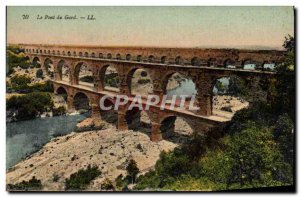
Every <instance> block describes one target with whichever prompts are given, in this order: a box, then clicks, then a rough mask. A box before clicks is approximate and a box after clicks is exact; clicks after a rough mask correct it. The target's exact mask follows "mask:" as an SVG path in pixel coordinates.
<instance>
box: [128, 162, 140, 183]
mask: <svg viewBox="0 0 300 197" xmlns="http://www.w3.org/2000/svg"><path fill="white" fill-rule="evenodd" d="M126 171H127V174H128V176H129V177H130V178H131V181H132V184H133V183H134V182H135V179H136V175H137V174H138V173H139V172H140V170H139V168H138V167H137V164H136V161H135V160H133V159H130V160H129V163H128V165H127V167H126Z"/></svg>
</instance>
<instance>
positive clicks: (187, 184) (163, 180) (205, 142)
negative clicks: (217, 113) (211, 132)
mask: <svg viewBox="0 0 300 197" xmlns="http://www.w3.org/2000/svg"><path fill="white" fill-rule="evenodd" d="M283 46H284V47H285V48H286V49H287V50H288V54H287V55H286V57H285V59H284V62H283V63H282V64H280V65H278V66H277V68H276V70H277V76H276V80H268V81H266V82H268V83H263V84H261V83H256V84H255V85H256V87H253V88H257V89H262V90H264V91H266V92H268V96H267V97H266V98H267V99H266V98H265V97H264V98H263V96H262V95H261V94H258V96H257V95H256V96H257V97H256V98H255V99H253V100H252V103H251V105H250V107H249V108H248V109H243V110H241V111H239V112H237V113H236V114H235V116H234V117H233V119H232V121H231V123H230V124H229V125H228V126H227V127H226V128H225V129H224V136H223V137H221V138H219V139H217V138H212V137H211V136H210V137H209V136H200V135H197V134H195V135H194V137H193V139H192V141H191V142H189V143H188V144H186V145H184V146H182V147H179V148H176V149H175V150H174V151H173V152H170V153H165V152H163V153H162V154H161V156H160V159H159V160H158V162H157V163H156V166H155V170H154V171H150V172H148V173H146V174H145V175H143V176H139V177H138V179H137V181H136V182H137V184H136V186H135V188H134V189H136V190H143V189H147V188H148V189H152V190H197V191H207V190H227V189H243V188H259V187H270V186H272V187H273V186H286V185H293V184H294V182H293V179H294V177H293V172H294V166H293V164H294V161H293V159H294V124H295V122H294V121H295V120H294V117H295V116H294V115H295V114H294V113H295V111H294V108H295V80H294V79H295V72H294V65H295V64H294V39H293V38H292V37H290V36H289V37H287V38H286V41H285V43H284V45H283ZM233 85H234V86H235V85H237V86H236V87H234V86H232V87H231V88H232V90H234V91H235V92H236V90H239V91H238V93H239V95H242V96H246V97H247V96H251V94H252V93H251V92H249V91H248V92H244V91H245V89H240V88H241V86H239V85H238V84H236V83H233ZM258 86H259V87H258ZM220 88H222V87H220ZM252 96H253V95H252Z"/></svg>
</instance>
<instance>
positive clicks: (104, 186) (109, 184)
mask: <svg viewBox="0 0 300 197" xmlns="http://www.w3.org/2000/svg"><path fill="white" fill-rule="evenodd" d="M101 190H115V187H114V186H113V184H112V182H111V181H110V180H109V179H108V178H105V179H104V181H103V183H101Z"/></svg>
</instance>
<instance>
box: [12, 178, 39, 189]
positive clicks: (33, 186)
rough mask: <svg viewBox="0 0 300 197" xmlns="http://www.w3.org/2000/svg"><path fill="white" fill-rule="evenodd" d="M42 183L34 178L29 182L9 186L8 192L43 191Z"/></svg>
mask: <svg viewBox="0 0 300 197" xmlns="http://www.w3.org/2000/svg"><path fill="white" fill-rule="evenodd" d="M41 189H42V184H41V181H40V180H38V179H36V178H35V176H33V177H32V178H31V179H30V180H29V181H22V182H21V183H17V184H7V190H8V191H29V190H41Z"/></svg>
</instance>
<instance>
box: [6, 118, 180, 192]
mask: <svg viewBox="0 0 300 197" xmlns="http://www.w3.org/2000/svg"><path fill="white" fill-rule="evenodd" d="M103 124H105V125H104V128H103V130H97V131H88V132H83V133H74V132H72V133H70V134H68V135H66V136H62V137H56V138H53V139H52V140H51V141H50V142H49V143H47V144H46V145H45V146H44V147H43V148H42V149H41V150H39V151H38V152H36V153H34V154H33V155H31V156H30V157H28V158H27V159H25V160H24V161H22V162H20V163H18V164H17V165H15V166H13V167H12V168H11V169H10V170H9V171H8V172H7V184H8V183H12V184H15V183H18V182H21V181H23V180H25V181H27V180H29V179H31V178H32V176H35V177H36V178H37V179H40V180H41V182H42V185H43V190H44V191H63V190H64V181H65V179H66V178H69V177H70V175H71V174H72V173H74V172H77V171H78V170H79V169H82V168H86V167H87V165H88V164H91V165H96V166H98V167H99V169H100V170H101V172H102V175H101V176H99V177H98V178H96V179H95V180H94V181H92V183H91V184H90V185H89V187H88V188H87V190H91V191H99V190H100V185H101V182H102V181H103V180H104V179H105V178H108V179H110V180H111V181H114V180H115V178H116V177H117V176H119V175H120V174H123V175H126V170H125V167H126V164H127V161H128V160H129V159H130V158H133V159H134V160H135V161H136V162H137V165H138V168H139V169H140V171H141V173H143V172H146V171H148V170H150V169H151V168H153V167H154V165H155V163H156V161H157V160H158V158H159V154H160V153H161V151H163V150H165V151H171V150H173V149H174V148H175V147H176V146H177V145H176V144H174V143H172V142H169V141H165V140H163V141H161V142H159V143H155V142H152V141H150V138H149V136H148V135H147V134H146V133H142V132H134V131H132V130H125V131H118V130H117V129H116V127H115V126H114V125H112V124H108V123H105V122H104V123H103ZM139 144H140V145H139ZM54 176H58V177H59V180H58V181H57V182H55V181H53V177H54Z"/></svg>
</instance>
